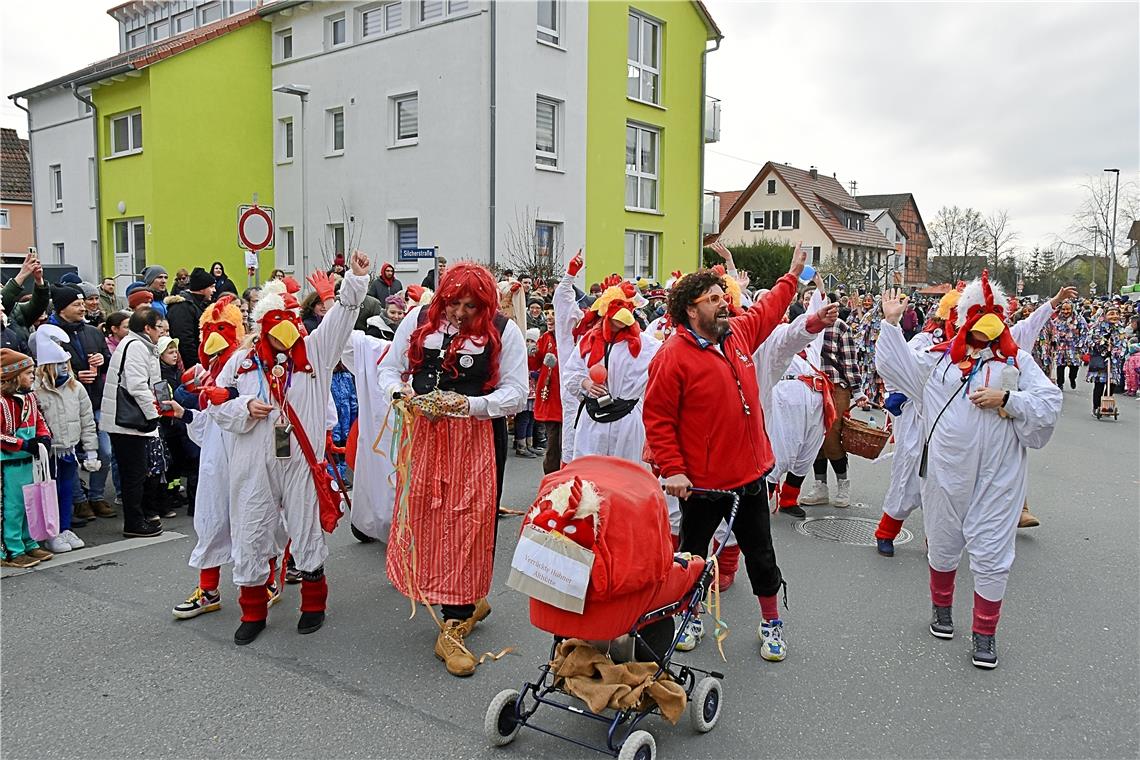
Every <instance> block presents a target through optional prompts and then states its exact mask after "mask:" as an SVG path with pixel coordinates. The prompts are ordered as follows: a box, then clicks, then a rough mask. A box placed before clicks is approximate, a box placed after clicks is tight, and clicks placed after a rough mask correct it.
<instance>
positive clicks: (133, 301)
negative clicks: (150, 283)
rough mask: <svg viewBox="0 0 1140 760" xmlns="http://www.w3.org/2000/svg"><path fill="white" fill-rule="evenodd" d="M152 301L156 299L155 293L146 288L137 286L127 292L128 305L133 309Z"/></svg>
mask: <svg viewBox="0 0 1140 760" xmlns="http://www.w3.org/2000/svg"><path fill="white" fill-rule="evenodd" d="M152 301H154V294H153V293H151V292H150V291H149V290H147V289H146V288H136V289H135V290H133V291H131V292H130V293H128V294H127V306H129V307H130V308H131V311H134V310H135V309H137V308H139V307H140V306H142V305H143V304H148V303H151V302H152Z"/></svg>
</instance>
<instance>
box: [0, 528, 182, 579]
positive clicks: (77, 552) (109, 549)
mask: <svg viewBox="0 0 1140 760" xmlns="http://www.w3.org/2000/svg"><path fill="white" fill-rule="evenodd" d="M179 538H186V534H185V533H177V532H175V531H166V532H164V533H163V534H162V535H160V536H158V537H157V538H124V539H121V540H119V541H112V542H111V543H109V544H100V545H98V546H93V547H91V548H90V549H87V548H84V549H73V550H71V551H69V552H65V553H64V554H57V555H55V557H54V558H53V559H50V560H48V561H47V562H41V563H40V564H38V565H36V566H35V567H30V568H28V569H26V570H22V569H20V568H16V567H6V568H4V570H3V572H0V578H8V577H11V576H15V575H27V574H28V573H34V572H36V571H37V570H50V569H51V568H53V567H60V566H62V565H70V564H71V563H72V562H85V561H87V560H92V559H98V558H99V557H106V556H107V555H108V554H118V553H119V552H125V551H130V550H131V549H139V548H142V547H144V546H153V545H154V544H161V543H165V542H167V541H175V540H177V539H179Z"/></svg>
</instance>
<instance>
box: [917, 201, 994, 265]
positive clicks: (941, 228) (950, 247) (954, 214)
mask: <svg viewBox="0 0 1140 760" xmlns="http://www.w3.org/2000/svg"><path fill="white" fill-rule="evenodd" d="M928 231H929V232H930V240H931V243H932V244H933V248H932V250H931V253H932V254H934V255H932V256H931V257H930V260H929V264H928V269H929V276H928V279H929V280H930V281H931V282H938V281H942V282H950V283H954V282H957V281H958V280H968V279H970V278H972V277H973V276H975V275H976V274H978V270H979V269H980V267H981V266H983V265H984V263H985V262H986V260H987V258H988V257H987V255H986V254H987V246H986V237H987V236H986V223H985V220H983V219H982V215H981V214H980V213H978V212H977V211H975V210H974V209H972V208H964V209H962V208H959V207H957V206H943V207H942V208H940V209H939V210H938V215H937V216H935V217H934V222H933V224H931V225H929V227H928Z"/></svg>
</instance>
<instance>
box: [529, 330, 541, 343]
mask: <svg viewBox="0 0 1140 760" xmlns="http://www.w3.org/2000/svg"><path fill="white" fill-rule="evenodd" d="M541 337H542V333H541V332H539V329H538V328H537V327H531V328H528V329H527V331H526V339H527V340H533V341H535V342H538V339H539V338H541Z"/></svg>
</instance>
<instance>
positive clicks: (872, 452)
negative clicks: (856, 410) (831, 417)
mask: <svg viewBox="0 0 1140 760" xmlns="http://www.w3.org/2000/svg"><path fill="white" fill-rule="evenodd" d="M890 439H891V420H890V417H889V416H888V417H887V426H886V427H885V428H879V427H874V426H872V425H869V424H868V423H866V422H864V421H863V420H857V419H855V418H854V417H852V416H851V411H850V410H848V411H847V413H846V414H845V415H843V430H842V431H841V432H840V437H839V440H840V442H842V444H843V448H844V449H846V450H847V452H848V453H849V454H854V455H855V456H860V457H863V458H864V459H878V458H879V455H880V454H882V453H883V449H884V448H886V446H887V441H889V440H890Z"/></svg>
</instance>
